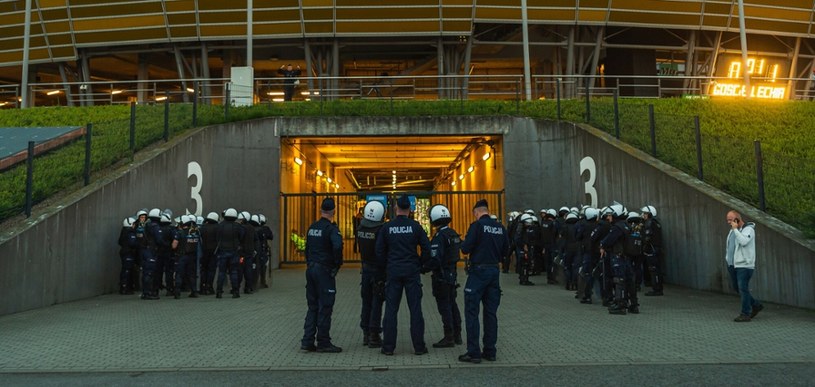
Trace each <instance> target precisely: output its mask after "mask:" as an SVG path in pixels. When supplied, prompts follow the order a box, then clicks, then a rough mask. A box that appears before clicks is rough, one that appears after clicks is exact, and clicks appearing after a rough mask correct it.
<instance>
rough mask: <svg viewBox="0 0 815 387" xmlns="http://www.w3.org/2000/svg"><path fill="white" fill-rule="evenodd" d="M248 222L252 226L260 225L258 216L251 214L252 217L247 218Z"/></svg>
mask: <svg viewBox="0 0 815 387" xmlns="http://www.w3.org/2000/svg"><path fill="white" fill-rule="evenodd" d="M249 223H252V225H253V226H260V217H259V216H257V215H252V217H251V218H249Z"/></svg>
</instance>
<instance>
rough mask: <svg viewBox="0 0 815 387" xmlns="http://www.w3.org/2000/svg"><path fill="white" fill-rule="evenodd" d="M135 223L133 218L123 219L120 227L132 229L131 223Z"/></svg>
mask: <svg viewBox="0 0 815 387" xmlns="http://www.w3.org/2000/svg"><path fill="white" fill-rule="evenodd" d="M135 222H136V219H134V218H125V220H123V221H122V227H133V223H135Z"/></svg>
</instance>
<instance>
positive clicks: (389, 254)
mask: <svg viewBox="0 0 815 387" xmlns="http://www.w3.org/2000/svg"><path fill="white" fill-rule="evenodd" d="M410 207H411V205H410V199H409V198H408V197H407V196H406V195H402V196H400V197H399V199H397V201H396V219H393V220H391V221H390V222H388V223H385V224H384V225H383V226H382V228H381V229H380V230H379V235H378V236H377V240H376V255H377V256H379V257H386V262H387V282H386V283H385V319H384V320H383V322H382V328H383V329H384V333H385V335H384V336H385V337H384V340H383V342H382V350H381V352H382V353H383V354H385V355H388V356H390V355H393V351H394V349H395V348H396V313H397V312H398V311H399V304H401V302H402V292H403V290H404V293H405V294H406V296H407V304H408V308H409V309H410V337H411V339H412V341H413V350H414V353H415V354H416V355H424V354H426V353H427V346H426V345H425V341H424V316H423V315H422V283H421V279H420V278H419V275H420V273H426V272H428V271H430V269H432V268H431V267H429V266H428V265H429V259H430V240H429V239H428V238H427V233H426V232H425V231H424V229H423V228H422V226H421V225H419V223H418V222H416V221H415V220H413V219H410V218H408V215H410ZM417 246H418V247H419V248H421V255H419V254H417V253H416V247H417Z"/></svg>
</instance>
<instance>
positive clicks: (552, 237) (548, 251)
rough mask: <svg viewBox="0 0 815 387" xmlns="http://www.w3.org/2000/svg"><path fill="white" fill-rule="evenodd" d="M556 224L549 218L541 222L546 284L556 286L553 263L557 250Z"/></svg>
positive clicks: (555, 268)
mask: <svg viewBox="0 0 815 387" xmlns="http://www.w3.org/2000/svg"><path fill="white" fill-rule="evenodd" d="M558 232H559V231H558V223H557V222H556V221H555V219H554V218H552V217H551V216H547V217H545V218H544V219H542V220H541V245H542V247H543V268H544V270H546V282H547V283H548V284H552V285H555V284H557V278H556V277H557V267H556V266H555V263H554V258H555V250H556V249H557V247H556V246H557V235H558Z"/></svg>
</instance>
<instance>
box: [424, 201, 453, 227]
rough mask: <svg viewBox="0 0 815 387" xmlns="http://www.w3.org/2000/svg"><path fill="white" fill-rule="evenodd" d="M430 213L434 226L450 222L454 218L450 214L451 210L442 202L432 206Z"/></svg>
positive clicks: (431, 222)
mask: <svg viewBox="0 0 815 387" xmlns="http://www.w3.org/2000/svg"><path fill="white" fill-rule="evenodd" d="M429 215H430V224H432V225H434V226H443V225H445V224H448V223H450V220H452V219H453V218H452V216H450V210H449V209H448V208H447V207H445V206H444V205H442V204H436V205H435V206H433V207H430V211H429Z"/></svg>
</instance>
